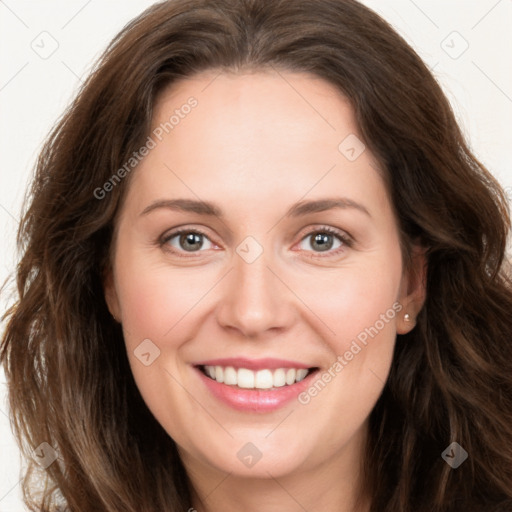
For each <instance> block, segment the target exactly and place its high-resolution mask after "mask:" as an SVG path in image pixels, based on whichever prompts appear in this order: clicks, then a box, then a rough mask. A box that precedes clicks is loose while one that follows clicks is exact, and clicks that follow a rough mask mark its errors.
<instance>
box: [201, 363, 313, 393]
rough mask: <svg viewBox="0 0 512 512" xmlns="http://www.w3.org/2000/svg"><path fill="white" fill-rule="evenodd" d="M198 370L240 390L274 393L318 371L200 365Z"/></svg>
mask: <svg viewBox="0 0 512 512" xmlns="http://www.w3.org/2000/svg"><path fill="white" fill-rule="evenodd" d="M197 368H198V369H199V370H200V371H201V372H202V373H203V375H205V376H206V377H207V378H209V379H211V380H214V381H216V382H218V383H219V384H225V385H226V386H233V387H236V388H239V389H256V390H260V391H272V390H277V389H279V388H283V387H289V386H293V385H294V384H296V383H298V382H301V381H303V380H304V379H305V378H306V377H308V376H309V375H311V374H312V373H314V372H316V371H317V370H318V368H317V367H311V368H285V367H283V368H275V369H273V368H263V369H260V370H251V369H249V368H243V367H239V368H236V367H234V366H221V365H199V366H197Z"/></svg>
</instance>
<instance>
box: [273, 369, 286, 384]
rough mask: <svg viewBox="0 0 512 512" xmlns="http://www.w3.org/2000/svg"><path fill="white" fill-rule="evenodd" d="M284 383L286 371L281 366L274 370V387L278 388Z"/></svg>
mask: <svg viewBox="0 0 512 512" xmlns="http://www.w3.org/2000/svg"><path fill="white" fill-rule="evenodd" d="M284 385H286V372H285V371H284V369H283V368H279V369H278V370H275V371H274V387H275V388H280V387H282V386H284Z"/></svg>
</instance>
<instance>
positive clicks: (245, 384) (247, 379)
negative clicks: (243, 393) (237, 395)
mask: <svg viewBox="0 0 512 512" xmlns="http://www.w3.org/2000/svg"><path fill="white" fill-rule="evenodd" d="M236 377H237V381H238V382H237V385H238V387H239V388H247V389H252V388H254V372H253V371H251V370H247V368H239V369H238V373H237V375H236Z"/></svg>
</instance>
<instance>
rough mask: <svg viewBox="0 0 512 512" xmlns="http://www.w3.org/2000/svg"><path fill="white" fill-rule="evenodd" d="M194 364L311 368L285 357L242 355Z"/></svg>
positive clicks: (252, 367)
mask: <svg viewBox="0 0 512 512" xmlns="http://www.w3.org/2000/svg"><path fill="white" fill-rule="evenodd" d="M194 366H232V367H234V368H247V369H248V370H264V369H269V370H274V369H276V368H305V369H309V368H313V366H312V365H308V364H304V363H300V362H298V361H290V360H287V359H274V358H271V357H266V358H263V359H247V358H244V357H235V358H219V359H208V360H204V361H200V362H198V363H195V364H194Z"/></svg>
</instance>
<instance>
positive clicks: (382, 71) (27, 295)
mask: <svg viewBox="0 0 512 512" xmlns="http://www.w3.org/2000/svg"><path fill="white" fill-rule="evenodd" d="M269 67H273V68H275V69H279V70H289V71H300V72H310V73H312V74H314V75H316V76H318V77H321V78H323V79H325V80H327V81H328V82H330V83H332V84H334V85H335V86H337V87H338V88H339V90H340V92H341V93H343V94H344V95H345V96H346V97H348V98H349V99H350V101H351V103H352V106H353V108H354V110H355V114H356V116H357V120H358V124H359V128H360V131H361V134H362V136H363V138H364V142H365V143H366V144H367V146H368V148H369V149H370V150H371V151H372V152H373V154H374V155H375V156H376V157H377V159H378V160H379V161H380V163H381V164H382V167H383V169H385V171H386V179H387V183H388V186H389V190H390V194H391V197H392V199H393V203H394V207H395V210H396V214H397V219H398V223H399V228H400V232H401V238H402V244H403V247H405V248H408V247H409V246H410V243H411V241H413V240H419V241H420V242H421V244H422V245H423V246H424V247H426V248H427V257H428V274H427V278H426V287H427V298H426V303H425V305H424V307H423V309H422V311H421V312H420V314H419V317H418V319H417V326H416V328H415V329H414V330H413V331H411V332H410V333H409V334H407V335H404V336H398V339H397V342H396V350H395V355H394V360H393V364H392V369H391V373H390V375H389V378H388V381H387V383H386V385H385V388H384V391H383V393H382V395H381V397H380V399H379V401H378V403H377V405H376V407H375V408H374V410H373V411H372V413H371V416H370V436H369V442H368V447H367V459H366V465H365V471H366V473H365V488H366V489H368V492H369V493H370V495H371V498H372V508H371V510H372V512H412V511H414V512H423V511H428V512H436V511H437V512H452V511H453V512H455V511H460V510H465V511H472V510H475V511H477V510H478V511H483V510H485V511H488V510H503V511H505V510H512V285H511V280H510V274H509V270H508V267H506V265H507V262H506V260H505V249H506V240H507V236H508V233H509V231H510V218H509V213H508V205H507V201H506V198H505V195H504V193H503V191H502V189H501V188H500V186H499V185H498V183H497V182H496V181H495V179H494V178H493V177H492V176H491V174H490V173H489V172H488V171H487V170H486V168H485V167H484V166H483V165H482V164H481V163H480V162H479V161H478V160H477V159H476V158H475V156H474V155H473V154H472V153H471V151H470V149H469V148H468V145H467V143H466V142H465V140H464V138H463V136H462V134H461V131H460V130H459V127H458V126H457V123H456V121H455V118H454V114H453V112H452V110H451V108H450V105H449V103H448V101H447V99H446V97H445V96H444V95H443V93H442V91H441V88H440V87H439V85H438V83H437V82H436V81H435V79H434V78H433V76H432V75H431V73H430V72H429V70H428V69H427V67H426V66H425V64H424V63H423V62H422V61H421V59H420V58H419V57H418V56H417V54H416V53H415V52H414V51H413V50H412V49H411V48H410V46H409V45H408V44H407V43H406V42H405V41H404V40H403V39H402V38H401V37H400V36H399V35H398V34H397V33H396V32H395V31H394V30H393V29H392V28H391V27H390V25H389V24H388V23H386V22H385V21H384V20H382V19H381V18H380V17H379V16H378V15H376V14H375V13H373V12H372V11H371V10H369V9H368V8H366V7H364V6H362V5H361V4H359V3H358V2H356V1H355V0H294V1H289V0H272V1H268V0H215V1H212V0H174V1H167V2H162V3H158V4H156V5H154V6H152V7H150V8H149V9H147V10H146V11H145V12H144V13H143V14H142V15H140V16H139V17H138V18H136V19H135V20H133V21H132V22H130V23H129V24H128V25H127V26H126V27H125V28H124V29H123V30H122V31H121V33H120V34H118V35H117V36H116V37H115V39H114V40H113V41H112V43H111V44H110V45H109V47H108V48H107V50H106V52H105V54H104V55H103V57H102V58H101V59H100V61H99V64H98V65H97V66H96V68H95V69H94V71H93V72H92V74H91V75H90V77H89V78H88V79H87V80H86V81H85V83H84V84H83V86H82V88H81V90H80V92H79V94H78V95H77V98H76V99H75V100H74V102H73V103H72V104H71V106H70V107H69V108H68V110H67V111H66V113H65V115H64V116H63V118H62V119H61V120H60V121H59V122H58V124H57V125H56V127H55V128H54V129H53V131H52V132H51V134H50V135H49V137H48V139H47V140H46V143H45V145H44V148H43V150H42V152H41V154H40V156H39V159H38V162H37V166H36V173H35V176H34V179H33V182H32V185H31V188H30V190H29V193H28V195H27V198H26V201H28V202H29V204H28V207H27V208H25V206H26V205H24V209H23V211H24V213H23V218H22V221H21V224H20V227H19V232H18V238H17V241H18V245H19V248H20V250H21V253H22V255H21V259H20V261H19V264H18V267H17V270H16V284H17V293H18V295H19V300H17V302H16V303H15V304H14V305H13V306H12V307H11V308H10V309H9V310H8V311H7V312H6V313H5V315H4V319H5V318H8V322H7V325H6V331H5V334H4V336H3V339H2V344H1V353H0V357H1V362H2V364H3V365H4V368H5V373H6V376H7V380H8V386H9V388H8V389H9V401H10V407H11V417H12V422H13V428H14V430H15V435H16V437H17V439H18V442H19V444H20V448H21V449H22V453H23V454H24V456H25V457H26V458H27V461H28V464H29V466H28V470H27V471H26V474H25V478H24V480H23V491H24V499H25V501H26V503H27V504H28V505H29V506H30V507H31V510H41V511H49V510H54V507H56V504H58V503H67V506H68V508H69V510H72V511H87V512H89V511H91V510H94V511H123V512H141V511H148V512H149V511H151V512H154V511H157V510H158V511H164V510H165V511H186V510H188V509H189V508H190V506H191V501H190V494H189V492H190V489H189V482H188V480H187V477H186V474H185V471H184V468H183V466H182V464H181V461H180V459H179V456H178V453H177V449H176V446H175V443H174V442H173V440H172V439H171V438H170V437H169V436H168V434H167V433H166V432H165V431H164V429H163V428H162V427H161V425H159V424H158V422H157V421H156V420H155V418H154V417H153V416H152V414H151V413H150V412H149V410H148V408H147V407H146V405H145V403H144V401H143V400H142V398H141V396H140V394H139V392H138V390H137V387H136V385H135V382H134V379H133V377H132V374H131V371H130V367H129V364H128V359H127V356H126V352H125V347H124V341H123V335H122V330H121V328H120V326H119V324H117V323H116V322H115V321H114V320H113V319H112V317H111V316H110V314H109V312H108V309H107V306H106V303H105V299H104V293H103V277H104V275H105V272H106V270H107V269H108V268H109V265H110V264H111V247H112V235H113V229H114V226H115V219H116V214H117V212H118V211H119V206H120V204H121V201H122V199H123V197H124V196H125V192H126V188H127V186H128V184H129V183H130V179H124V180H120V182H119V183H117V184H116V186H113V187H111V190H109V192H108V194H105V195H104V197H103V198H101V199H98V197H97V196H98V194H97V193H96V194H95V191H97V189H98V188H101V187H104V184H105V183H106V182H108V181H109V180H110V179H111V178H112V176H114V175H115V174H116V172H117V171H118V169H119V168H121V167H122V166H123V164H124V163H125V162H126V161H128V159H129V158H130V156H132V154H133V152H134V151H137V150H138V149H139V148H140V147H141V146H142V145H143V143H144V141H145V140H146V138H147V136H148V130H149V128H150V122H151V116H152V111H153V106H154V103H155V97H156V95H157V94H158V93H159V92H160V91H161V90H162V88H163V87H167V86H169V85H170V84H172V82H173V81H174V80H176V79H179V78H180V77H186V76H191V75H193V74H194V73H197V72H199V71H203V70H206V69H219V71H220V70H231V71H235V72H243V71H246V70H258V69H261V70H263V69H268V68H269ZM133 172H136V169H135V170H134V171H133ZM43 442H46V443H48V445H50V446H52V447H53V448H54V449H55V450H56V451H57V453H58V456H59V457H58V459H57V460H56V461H55V462H54V463H53V464H51V465H49V466H48V467H47V469H46V470H44V469H42V468H41V466H40V465H38V464H37V463H35V462H34V461H33V459H32V456H33V453H32V450H33V449H34V448H36V447H37V446H39V445H40V444H41V443H43ZM452 442H457V443H459V444H460V445H461V446H462V447H463V448H464V449H465V450H466V451H467V452H468V454H469V458H468V459H467V460H466V461H465V462H464V463H463V464H462V465H461V466H460V467H459V468H457V469H452V468H451V467H450V466H449V465H448V464H446V463H445V461H444V460H443V459H442V457H441V453H442V452H443V450H444V449H445V448H446V447H447V446H449V445H450V443H452ZM36 480H41V481H42V482H43V483H44V490H43V491H42V493H40V494H39V495H36V491H35V481H36ZM39 487H40V486H39ZM52 507H53V508H52ZM500 507H503V508H500Z"/></svg>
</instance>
